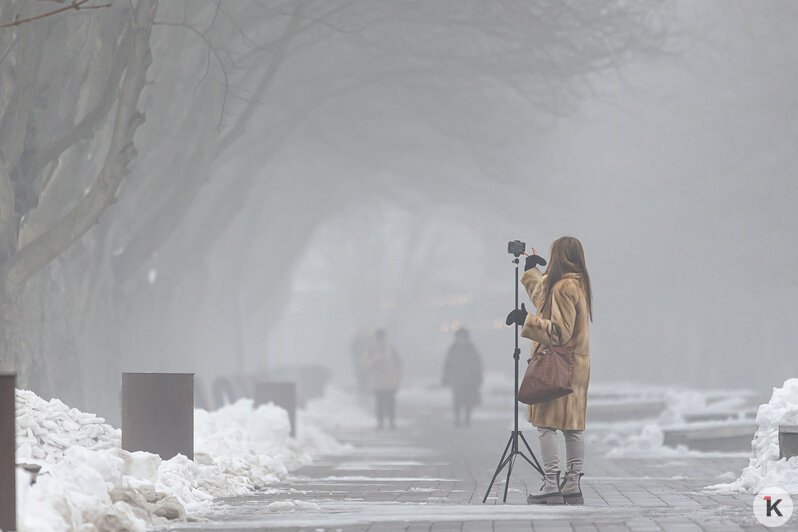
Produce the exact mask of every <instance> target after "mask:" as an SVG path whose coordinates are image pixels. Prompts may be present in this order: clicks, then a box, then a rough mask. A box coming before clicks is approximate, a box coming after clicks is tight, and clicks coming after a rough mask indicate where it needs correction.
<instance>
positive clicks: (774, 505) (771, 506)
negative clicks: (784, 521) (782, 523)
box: [764, 496, 782, 517]
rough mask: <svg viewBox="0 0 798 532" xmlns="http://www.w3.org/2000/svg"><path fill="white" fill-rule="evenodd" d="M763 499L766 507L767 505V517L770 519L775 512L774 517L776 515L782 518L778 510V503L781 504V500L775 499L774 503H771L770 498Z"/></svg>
mask: <svg viewBox="0 0 798 532" xmlns="http://www.w3.org/2000/svg"><path fill="white" fill-rule="evenodd" d="M764 499H765V501H767V505H768V506H767V516H768V517H770V516H771V515H772V514H773V512H776V515H778V516H779V517H782V515H781V511H780V510H779V503H780V502H781V499H776V502H772V499H771V497H770V496H766V497H764Z"/></svg>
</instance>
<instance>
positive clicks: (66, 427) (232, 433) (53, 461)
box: [16, 390, 365, 532]
mask: <svg viewBox="0 0 798 532" xmlns="http://www.w3.org/2000/svg"><path fill="white" fill-rule="evenodd" d="M331 401H333V402H331ZM334 404H340V400H338V401H335V397H333V398H332V399H329V398H328V399H326V400H322V401H319V402H317V403H314V404H311V405H309V407H308V409H307V410H306V411H303V412H301V413H300V416H299V428H298V437H297V438H296V439H294V438H291V437H289V430H290V425H289V420H288V414H287V413H286V411H285V410H283V409H281V408H278V407H276V406H274V405H272V404H268V405H262V406H259V407H257V408H255V407H254V406H253V403H252V401H251V400H248V399H244V400H240V401H238V402H237V403H235V404H233V405H228V406H226V407H224V408H222V409H220V410H217V411H215V412H207V411H204V410H196V411H195V414H194V425H195V427H194V430H195V434H194V449H195V454H194V460H189V459H188V458H186V457H185V456H182V455H178V456H176V457H174V458H172V459H170V460H161V458H160V457H159V456H157V455H154V454H151V453H145V452H133V453H131V452H127V451H125V450H122V449H121V448H120V446H121V433H120V430H119V429H115V428H113V427H111V426H109V425H107V424H105V423H104V420H103V419H102V418H98V417H96V416H94V415H93V414H87V413H83V412H80V411H79V410H77V409H74V408H69V407H68V406H66V405H65V404H63V403H62V402H61V401H59V400H57V399H53V400H51V401H44V400H43V399H41V398H39V397H37V396H36V395H35V394H34V393H32V392H28V391H22V390H19V391H17V412H16V414H17V415H16V419H17V462H18V463H29V464H38V465H40V466H41V467H42V469H41V472H40V473H39V476H38V478H37V480H36V483H35V484H34V485H32V486H31V485H30V477H29V475H28V474H27V473H25V472H24V471H22V470H18V473H17V491H18V497H17V505H18V511H17V514H18V515H17V519H18V527H19V531H20V532H26V531H35V532H45V531H51V530H52V531H62V530H80V531H81V532H90V531H93V530H109V529H110V530H123V529H124V530H142V531H143V530H146V529H147V527H148V525H152V524H158V523H161V522H165V521H167V520H174V519H186V518H191V519H197V518H201V517H202V515H203V513H205V512H207V511H208V510H209V509H210V508H211V504H212V501H213V499H214V498H216V497H224V496H234V495H245V494H250V493H253V492H254V491H256V490H258V489H261V488H263V487H265V486H268V485H272V484H276V483H278V482H280V480H281V479H284V478H285V477H286V475H287V474H288V471H290V470H292V469H295V468H297V467H300V466H302V465H305V464H308V463H309V462H311V460H312V459H313V457H316V456H321V455H330V454H337V453H341V452H343V451H345V450H346V449H347V447H346V446H343V445H341V444H339V443H338V442H337V441H336V440H335V439H333V438H332V437H331V436H329V435H328V434H327V433H326V432H324V430H323V429H322V428H319V426H322V427H323V426H325V423H322V422H320V421H321V420H324V421H325V422H329V420H330V419H331V418H332V417H334V415H333V413H334V412H335V408H331V406H332V405H334ZM354 408H355V407H354V406H353V407H352V408H351V409H350V410H349V411H348V412H346V414H345V415H348V416H351V417H352V418H355V417H357V415H356V414H357V412H355V410H354ZM338 415H341V414H340V413H339V414H338ZM359 417H360V418H363V417H365V416H364V415H363V412H362V411H360V412H359ZM347 419H348V420H349V421H351V419H349V418H347ZM298 505H300V506H301V505H302V502H301V501H294V500H290V499H288V500H286V501H285V502H284V503H282V504H277V505H275V508H273V509H272V510H273V511H283V510H286V509H290V510H293V509H295V508H297V507H298ZM303 508H304V507H303ZM305 509H307V508H305Z"/></svg>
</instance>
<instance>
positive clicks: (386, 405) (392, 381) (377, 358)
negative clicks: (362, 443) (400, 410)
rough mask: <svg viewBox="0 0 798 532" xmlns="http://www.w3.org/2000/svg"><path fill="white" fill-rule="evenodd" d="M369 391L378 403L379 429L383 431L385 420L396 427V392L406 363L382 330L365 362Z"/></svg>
mask: <svg viewBox="0 0 798 532" xmlns="http://www.w3.org/2000/svg"><path fill="white" fill-rule="evenodd" d="M363 367H364V370H365V373H366V375H367V380H368V385H369V389H370V390H371V391H372V392H373V393H374V397H375V399H376V403H377V405H376V406H377V427H378V428H379V429H382V428H383V427H384V425H385V418H388V423H389V426H390V427H391V428H392V429H393V428H395V427H396V392H397V391H398V390H399V383H400V382H401V381H402V371H403V369H404V363H403V361H402V357H401V356H399V353H398V352H397V351H396V349H395V348H394V347H393V346H392V345H390V344H389V343H388V337H387V335H386V334H385V331H384V330H382V329H380V330H378V331H377V333H376V334H375V336H374V342H373V343H372V344H371V345H370V346H369V348H368V351H367V352H366V356H365V358H364V361H363Z"/></svg>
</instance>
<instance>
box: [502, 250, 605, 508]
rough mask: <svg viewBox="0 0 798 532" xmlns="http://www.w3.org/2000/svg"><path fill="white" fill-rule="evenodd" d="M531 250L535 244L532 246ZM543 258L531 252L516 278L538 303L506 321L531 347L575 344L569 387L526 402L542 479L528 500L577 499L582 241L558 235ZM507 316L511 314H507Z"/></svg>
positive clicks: (582, 374)
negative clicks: (562, 454)
mask: <svg viewBox="0 0 798 532" xmlns="http://www.w3.org/2000/svg"><path fill="white" fill-rule="evenodd" d="M533 251H534V250H533ZM539 263H542V264H545V261H543V260H542V259H540V258H539V257H537V256H536V255H533V256H530V257H528V258H527V261H526V271H525V272H524V275H523V276H522V277H521V283H522V284H523V285H524V287H525V288H526V291H527V294H529V298H530V299H531V301H532V303H533V304H534V305H535V307H536V308H537V315H535V314H527V312H526V309H525V307H524V306H523V305H522V308H521V309H518V310H514V311H512V312H511V313H510V316H508V321H510V322H511V323H512V322H515V323H518V324H519V325H521V326H522V327H523V328H522V329H521V336H523V337H524V338H529V339H530V340H532V352H533V353H534V352H535V350H536V349H537V347H538V344H541V345H540V349H541V350H542V349H544V348H545V347H547V346H551V345H559V346H567V347H571V348H573V350H574V373H573V380H572V382H571V386H572V388H573V390H574V391H573V393H571V394H568V395H565V396H563V397H559V398H557V399H553V400H551V401H546V402H543V403H538V404H536V405H531V406H529V407H528V419H529V421H530V422H531V423H532V424H533V425H534V426H536V427H537V428H538V432H539V436H540V450H541V455H542V459H543V470H544V473H545V478H546V480H545V483H544V485H543V487H542V488H541V491H540V493H537V494H533V495H530V496H529V499H528V500H529V502H530V503H531V504H562V503H563V502H566V503H569V504H582V502H583V499H582V490H581V487H580V478H581V477H582V463H583V461H584V453H585V443H584V437H583V432H584V430H585V410H586V408H587V388H588V383H589V381H590V330H589V323H590V321H591V320H592V314H593V311H592V307H593V304H592V303H593V301H592V300H593V296H592V291H591V288H590V276H589V275H588V273H587V268H586V266H585V255H584V251H583V249H582V244H581V242H579V240H577V239H576V238H573V237H567V236H566V237H562V238H560V239H558V240H556V241H555V242H554V243H553V244H552V246H551V259H550V263H549V266H548V268H547V269H546V272H545V273H541V272H540V271H539V270H538V269H537V267H536V266H537V264H539ZM511 318H512V319H511ZM558 430H559V431H562V432H563V434H564V435H565V446H566V453H567V465H568V467H567V470H566V472H565V479H564V481H563V483H562V484H560V464H559V457H558V456H557V431H558Z"/></svg>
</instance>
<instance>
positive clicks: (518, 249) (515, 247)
mask: <svg viewBox="0 0 798 532" xmlns="http://www.w3.org/2000/svg"><path fill="white" fill-rule="evenodd" d="M525 249H526V243H524V242H521V241H520V240H511V241H509V242H507V253H511V254H512V255H515V256H516V258H518V257H520V256H521V255H522V254H523V253H524V250H525Z"/></svg>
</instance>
